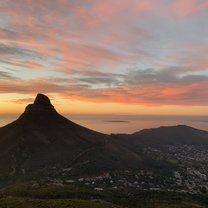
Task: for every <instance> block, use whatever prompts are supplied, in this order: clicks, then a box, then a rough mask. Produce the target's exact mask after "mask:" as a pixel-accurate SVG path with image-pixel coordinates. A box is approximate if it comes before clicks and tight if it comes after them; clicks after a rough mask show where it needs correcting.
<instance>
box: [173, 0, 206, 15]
mask: <svg viewBox="0 0 208 208" xmlns="http://www.w3.org/2000/svg"><path fill="white" fill-rule="evenodd" d="M207 9H208V2H207V0H175V1H173V3H172V4H171V5H170V10H171V11H172V12H173V14H175V15H177V16H182V17H183V16H184V17H185V16H191V15H193V14H195V13H197V12H202V11H206V10H207Z"/></svg>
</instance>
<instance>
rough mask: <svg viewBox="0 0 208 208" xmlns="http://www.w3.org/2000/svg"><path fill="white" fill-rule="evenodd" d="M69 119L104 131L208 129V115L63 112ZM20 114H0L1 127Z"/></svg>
mask: <svg viewBox="0 0 208 208" xmlns="http://www.w3.org/2000/svg"><path fill="white" fill-rule="evenodd" d="M62 115H63V116H64V117H66V118H67V119H69V120H71V121H73V122H75V123H77V124H79V125H81V126H84V127H86V128H89V129H92V130H95V131H98V132H102V133H105V134H111V133H112V134H113V133H127V134H130V133H134V132H137V131H140V130H142V129H149V128H158V127H161V126H176V125H187V126H191V127H193V128H197V129H201V130H205V131H208V125H207V123H208V116H201V115H120V114H114V115H103V114H62ZM19 116H20V114H0V127H3V126H5V125H7V124H9V123H11V122H13V121H15V120H16V119H17V118H18V117H19Z"/></svg>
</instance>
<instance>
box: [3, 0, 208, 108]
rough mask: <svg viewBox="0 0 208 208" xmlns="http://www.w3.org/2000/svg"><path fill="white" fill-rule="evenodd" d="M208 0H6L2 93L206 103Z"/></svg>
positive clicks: (150, 102) (145, 102)
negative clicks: (37, 93) (41, 93)
mask: <svg viewBox="0 0 208 208" xmlns="http://www.w3.org/2000/svg"><path fill="white" fill-rule="evenodd" d="M207 11H208V2H207V0H184V1H181V0H175V1H170V0H140V1H138V0H131V1H128V0H119V1H112V0H105V1H101V0H95V1H90V0H85V1H83V0H77V1H72V0H54V1H50V0H37V1H33V0H19V1H18V2H17V1H12V0H5V1H4V2H3V3H1V5H0V93H17V94H26V95H27V94H28V95H31V94H34V93H36V92H37V91H38V92H43V93H51V94H58V95H59V96H60V97H62V98H67V99H74V100H81V101H92V102H118V103H127V104H140V105H146V106H153V105H156V106H158V105H190V106H191V105H198V106H200V105H201V106H207V103H208V96H207V94H208V61H207V60H208V38H207V37H208V23H207V19H208V12H207Z"/></svg>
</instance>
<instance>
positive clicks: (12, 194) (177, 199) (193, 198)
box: [0, 182, 208, 208]
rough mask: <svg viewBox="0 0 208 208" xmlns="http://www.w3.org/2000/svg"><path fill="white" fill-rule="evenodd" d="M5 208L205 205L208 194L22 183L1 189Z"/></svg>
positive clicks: (1, 203)
mask: <svg viewBox="0 0 208 208" xmlns="http://www.w3.org/2000/svg"><path fill="white" fill-rule="evenodd" d="M0 207H1V208H57V207H59V208H71V207H72V208H82V207H83V208H88V207H90V208H110V207H111V208H122V207H125V208H127V207H129V208H205V207H208V196H207V195H190V194H185V193H174V192H161V191H141V190H138V189H125V190H122V191H118V190H116V191H115V190H110V189H109V190H106V191H100V192H99V191H94V190H91V189H87V188H83V187H78V186H72V185H70V186H69V185H67V186H62V187H61V186H53V185H46V184H37V183H33V182H30V183H20V184H16V185H12V186H10V187H6V188H4V189H2V190H1V191H0Z"/></svg>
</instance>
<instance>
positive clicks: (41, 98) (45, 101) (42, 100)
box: [34, 93, 51, 106]
mask: <svg viewBox="0 0 208 208" xmlns="http://www.w3.org/2000/svg"><path fill="white" fill-rule="evenodd" d="M34 105H44V106H50V105H51V101H50V99H49V98H48V97H47V96H46V95H44V94H41V93H38V94H37V96H36V98H35V101H34Z"/></svg>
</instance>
